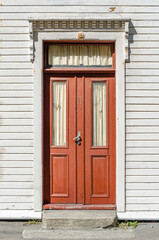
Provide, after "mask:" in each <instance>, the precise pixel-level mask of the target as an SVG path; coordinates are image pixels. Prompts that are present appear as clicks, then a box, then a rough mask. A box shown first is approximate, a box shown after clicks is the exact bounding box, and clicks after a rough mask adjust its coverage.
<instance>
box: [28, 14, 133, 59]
mask: <svg viewBox="0 0 159 240" xmlns="http://www.w3.org/2000/svg"><path fill="white" fill-rule="evenodd" d="M129 22H130V19H122V18H120V19H118V18H112V19H45V20H44V19H29V34H30V61H32V62H33V61H34V55H35V47H34V41H35V37H34V35H35V33H38V32H63V31H65V32H67V31H68V32H70V31H71V32H77V33H76V35H77V36H78V39H80V37H79V36H82V39H85V38H86V36H85V32H98V31H99V32H124V34H125V42H124V47H125V61H129V46H128V45H129V41H128V38H129Z"/></svg>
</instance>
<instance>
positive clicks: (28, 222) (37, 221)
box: [26, 219, 41, 224]
mask: <svg viewBox="0 0 159 240" xmlns="http://www.w3.org/2000/svg"><path fill="white" fill-rule="evenodd" d="M40 222H41V220H37V219H33V220H29V221H27V222H26V224H37V223H40Z"/></svg>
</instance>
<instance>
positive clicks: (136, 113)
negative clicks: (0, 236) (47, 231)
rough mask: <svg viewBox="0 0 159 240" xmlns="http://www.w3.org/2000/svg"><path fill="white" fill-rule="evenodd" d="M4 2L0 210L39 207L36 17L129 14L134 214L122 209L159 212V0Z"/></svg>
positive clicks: (129, 165) (129, 194)
mask: <svg viewBox="0 0 159 240" xmlns="http://www.w3.org/2000/svg"><path fill="white" fill-rule="evenodd" d="M53 2H54V3H53ZM125 3H126V5H125ZM0 4H2V6H0V18H1V20H0V39H1V40H0V55H1V56H0V203H1V204H0V210H7V211H8V209H9V210H18V211H20V210H30V211H32V210H33V209H34V205H36V204H35V203H34V196H33V188H34V171H33V166H34V144H33V140H34V113H33V110H34V99H33V97H34V94H33V91H34V74H35V73H34V66H33V64H32V63H31V62H30V55H29V53H30V49H29V44H30V43H29V23H28V18H46V17H47V18H65V17H70V18H93V17H94V18H98V17H101V18H108V19H109V18H112V17H114V18H120V17H123V18H130V19H131V23H132V24H131V26H130V36H129V45H130V52H131V55H130V63H127V64H126V99H125V101H126V140H127V141H126V199H125V200H126V206H125V207H126V211H127V215H123V213H122V217H121V218H126V217H129V218H130V216H132V215H133V217H134V218H135V216H136V218H139V217H138V214H137V212H138V213H139V212H140V213H141V214H140V216H141V215H142V213H143V212H144V213H145V212H146V213H149V212H151V213H152V212H153V211H156V212H158V213H155V214H158V215H157V216H159V145H158V144H159V121H158V118H159V50H158V41H159V14H158V12H159V1H158V0H153V1H149V0H129V1H127V2H125V1H124V0H111V1H108V0H98V1H96V0H90V1H89V2H87V1H84V0H62V1H52V0H47V1H42V0H34V1H29V0H23V1H21V0H1V1H0ZM88 4H89V5H88ZM110 4H111V5H110ZM111 7H114V8H115V9H114V11H113V12H112V11H111V9H110V8H111ZM35 131H36V128H35ZM36 151H37V149H36ZM35 155H36V153H35ZM128 213H130V214H129V215H128ZM131 213H132V215H131ZM119 214H120V213H119ZM135 214H136V215H135ZM142 216H143V218H144V216H145V215H144V214H143V215H142ZM146 216H147V215H146ZM151 216H152V215H151ZM155 216H156V215H155ZM156 218H157V217H156ZM158 219H159V217H158Z"/></svg>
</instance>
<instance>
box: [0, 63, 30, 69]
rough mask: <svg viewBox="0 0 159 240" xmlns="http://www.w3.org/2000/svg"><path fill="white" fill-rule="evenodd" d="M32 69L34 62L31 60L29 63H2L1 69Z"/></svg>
mask: <svg viewBox="0 0 159 240" xmlns="http://www.w3.org/2000/svg"><path fill="white" fill-rule="evenodd" d="M28 68H29V69H32V64H31V63H30V62H27V63H25V62H24V63H19V62H13V63H1V64H0V69H28Z"/></svg>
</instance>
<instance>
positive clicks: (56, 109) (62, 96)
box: [50, 77, 76, 203]
mask: <svg viewBox="0 0 159 240" xmlns="http://www.w3.org/2000/svg"><path fill="white" fill-rule="evenodd" d="M75 113H76V78H53V77H51V78H50V201H51V203H76V144H75V143H74V142H73V138H74V136H75V134H76V114H75Z"/></svg>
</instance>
